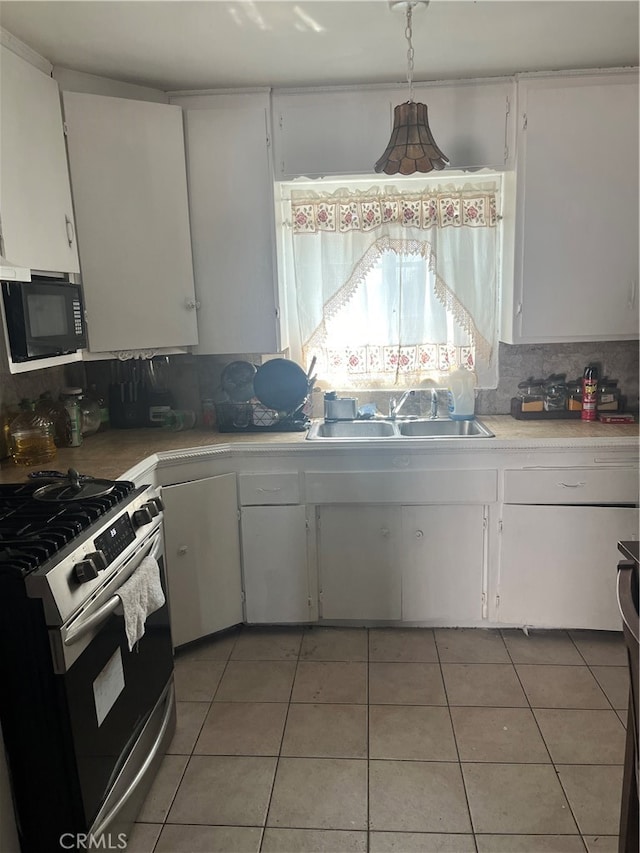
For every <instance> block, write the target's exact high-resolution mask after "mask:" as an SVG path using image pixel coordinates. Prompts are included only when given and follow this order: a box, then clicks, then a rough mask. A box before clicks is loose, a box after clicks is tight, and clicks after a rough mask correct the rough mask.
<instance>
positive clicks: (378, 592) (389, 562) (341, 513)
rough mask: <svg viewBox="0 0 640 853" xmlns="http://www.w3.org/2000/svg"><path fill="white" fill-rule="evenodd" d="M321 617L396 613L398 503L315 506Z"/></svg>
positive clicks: (397, 615) (399, 611)
mask: <svg viewBox="0 0 640 853" xmlns="http://www.w3.org/2000/svg"><path fill="white" fill-rule="evenodd" d="M317 523H318V530H317V534H318V574H319V585H320V615H321V618H322V619H393V620H399V619H400V618H401V615H402V593H401V588H402V582H401V572H400V547H401V544H402V541H401V540H402V535H401V525H400V507H393V506H360V505H353V506H344V505H343V506H321V507H319V508H318V518H317Z"/></svg>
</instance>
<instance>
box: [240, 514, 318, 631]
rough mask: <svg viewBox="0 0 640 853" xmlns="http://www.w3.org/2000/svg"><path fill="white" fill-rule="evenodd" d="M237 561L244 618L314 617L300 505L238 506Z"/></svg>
mask: <svg viewBox="0 0 640 853" xmlns="http://www.w3.org/2000/svg"><path fill="white" fill-rule="evenodd" d="M242 563H243V574H244V591H245V607H246V621H247V622H249V623H250V624H257V623H268V622H272V623H287V622H310V621H315V620H316V618H317V608H316V604H315V601H314V600H313V599H312V596H311V593H310V588H309V562H308V557H307V515H306V507H305V506H302V505H293V506H245V507H243V508H242Z"/></svg>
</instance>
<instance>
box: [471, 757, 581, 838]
mask: <svg viewBox="0 0 640 853" xmlns="http://www.w3.org/2000/svg"><path fill="white" fill-rule="evenodd" d="M462 772H463V773H464V781H465V785H466V789H467V796H468V798H469V808H470V809H471V817H472V820H473V828H474V831H475V832H477V833H489V834H502V833H516V834H522V835H529V834H531V835H537V834H554V835H555V834H556V833H557V834H575V833H577V828H576V825H575V822H574V820H573V818H572V817H571V811H570V809H569V808H568V804H567V800H566V797H565V795H564V793H563V791H562V788H561V786H560V783H559V782H558V779H557V777H556V773H555V770H554V768H553V767H552V766H551V765H543V764H463V765H462Z"/></svg>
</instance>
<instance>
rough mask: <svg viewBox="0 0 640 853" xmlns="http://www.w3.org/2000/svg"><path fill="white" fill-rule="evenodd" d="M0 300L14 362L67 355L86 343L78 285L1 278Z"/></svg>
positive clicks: (63, 282)
mask: <svg viewBox="0 0 640 853" xmlns="http://www.w3.org/2000/svg"><path fill="white" fill-rule="evenodd" d="M2 301H3V303H4V316H5V321H6V324H7V337H8V341H9V350H10V354H11V359H12V360H13V361H14V362H20V361H30V360H31V359H35V358H47V357H49V356H54V355H66V354H67V353H72V352H76V351H77V350H79V349H82V348H83V347H85V346H86V345H87V334H86V329H85V322H84V306H83V304H82V288H81V286H80V285H79V284H73V283H71V282H68V281H64V280H60V279H55V278H40V277H33V278H32V280H31V281H2Z"/></svg>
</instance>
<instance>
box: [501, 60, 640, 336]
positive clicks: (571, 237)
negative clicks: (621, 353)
mask: <svg viewBox="0 0 640 853" xmlns="http://www.w3.org/2000/svg"><path fill="white" fill-rule="evenodd" d="M517 121H518V165H517V203H516V214H515V215H516V221H515V224H516V237H515V270H514V289H513V294H511V293H506V298H505V300H504V304H505V317H504V329H503V335H502V336H501V337H502V340H505V341H507V342H508V343H544V342H553V341H588V340H616V339H625V338H626V339H628V338H635V337H637V335H638V75H637V72H612V73H601V74H587V75H581V74H578V75H574V76H565V77H539V78H524V79H522V80H520V81H519V84H518V110H517Z"/></svg>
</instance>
